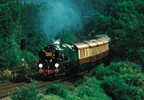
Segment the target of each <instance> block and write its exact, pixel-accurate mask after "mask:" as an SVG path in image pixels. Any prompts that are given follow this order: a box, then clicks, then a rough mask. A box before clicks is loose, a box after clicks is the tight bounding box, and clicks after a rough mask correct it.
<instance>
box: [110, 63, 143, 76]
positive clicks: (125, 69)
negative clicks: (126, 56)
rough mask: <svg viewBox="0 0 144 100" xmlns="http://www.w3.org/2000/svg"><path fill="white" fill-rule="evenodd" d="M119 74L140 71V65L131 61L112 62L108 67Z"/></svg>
mask: <svg viewBox="0 0 144 100" xmlns="http://www.w3.org/2000/svg"><path fill="white" fill-rule="evenodd" d="M108 68H109V69H112V70H114V71H116V72H118V73H120V74H126V73H127V74H136V73H141V70H142V66H141V65H138V64H136V63H132V62H127V61H126V62H113V63H111V65H110V66H109V67H108Z"/></svg>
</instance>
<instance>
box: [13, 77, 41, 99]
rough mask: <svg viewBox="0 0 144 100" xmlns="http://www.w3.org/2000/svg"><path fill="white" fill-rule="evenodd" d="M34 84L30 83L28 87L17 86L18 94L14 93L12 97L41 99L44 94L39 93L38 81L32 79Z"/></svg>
mask: <svg viewBox="0 0 144 100" xmlns="http://www.w3.org/2000/svg"><path fill="white" fill-rule="evenodd" d="M30 80H31V82H32V84H30V85H28V87H26V88H24V87H23V88H21V89H20V88H17V90H18V94H16V95H15V94H12V95H11V99H13V100H40V99H42V98H43V96H40V95H38V94H39V90H37V89H36V83H37V81H34V80H32V79H30Z"/></svg>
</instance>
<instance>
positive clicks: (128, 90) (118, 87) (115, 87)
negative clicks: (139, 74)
mask: <svg viewBox="0 0 144 100" xmlns="http://www.w3.org/2000/svg"><path fill="white" fill-rule="evenodd" d="M101 87H102V88H103V89H104V91H105V92H106V93H107V94H108V95H109V96H110V97H112V98H113V99H114V100H142V99H144V92H143V90H142V89H140V88H138V87H135V86H129V85H128V84H126V83H124V80H123V79H120V78H117V77H109V78H108V79H107V80H104V81H103V82H102V84H101Z"/></svg>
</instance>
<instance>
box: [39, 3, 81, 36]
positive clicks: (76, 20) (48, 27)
mask: <svg viewBox="0 0 144 100" xmlns="http://www.w3.org/2000/svg"><path fill="white" fill-rule="evenodd" d="M46 1H47V4H46V5H47V6H46V8H45V9H44V10H43V15H42V16H41V19H42V21H41V25H40V27H41V29H42V31H43V32H44V33H45V34H46V35H47V36H48V37H54V36H56V34H57V33H59V32H61V31H63V30H71V29H72V28H73V29H75V30H79V29H81V28H82V21H81V13H80V12H79V9H78V7H77V6H76V5H75V4H72V3H70V2H69V1H68V0H46Z"/></svg>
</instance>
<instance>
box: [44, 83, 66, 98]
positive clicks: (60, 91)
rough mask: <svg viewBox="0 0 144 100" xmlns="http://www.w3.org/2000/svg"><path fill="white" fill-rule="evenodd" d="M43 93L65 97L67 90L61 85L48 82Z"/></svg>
mask: <svg viewBox="0 0 144 100" xmlns="http://www.w3.org/2000/svg"><path fill="white" fill-rule="evenodd" d="M44 94H45V95H46V94H55V95H59V96H60V97H63V98H66V96H67V91H66V90H65V89H64V88H63V87H62V86H61V85H57V84H50V85H48V86H47V89H46V90H45V92H44Z"/></svg>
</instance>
